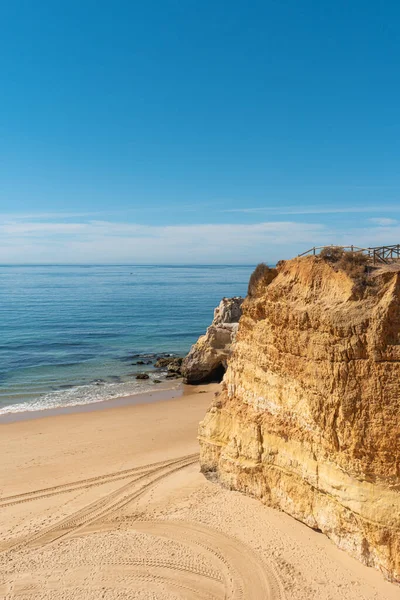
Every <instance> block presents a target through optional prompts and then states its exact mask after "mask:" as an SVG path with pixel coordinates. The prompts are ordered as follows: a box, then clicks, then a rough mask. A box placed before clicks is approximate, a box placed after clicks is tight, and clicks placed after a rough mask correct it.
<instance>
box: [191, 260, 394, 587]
mask: <svg viewBox="0 0 400 600" xmlns="http://www.w3.org/2000/svg"><path fill="white" fill-rule="evenodd" d="M373 283H374V285H370V286H366V287H365V288H364V289H362V290H361V291H360V289H356V288H355V286H354V280H353V279H352V278H351V277H350V276H349V275H347V274H346V272H344V271H342V270H340V269H337V268H335V266H334V265H332V264H330V263H329V262H327V261H325V260H323V259H322V258H319V257H313V256H310V257H306V258H297V259H293V260H291V261H286V262H284V263H283V264H281V265H280V266H279V267H278V272H277V273H276V272H274V271H271V272H270V276H269V277H264V278H263V281H262V282H261V284H259V285H254V286H253V293H252V295H251V296H248V298H247V299H246V300H245V302H244V304H243V306H242V310H243V316H242V317H241V319H240V324H239V330H238V334H237V338H236V342H235V344H234V346H233V351H232V355H231V358H230V360H229V364H228V369H227V372H226V374H225V377H224V380H223V384H222V392H221V394H220V396H219V397H218V398H217V399H216V401H215V402H214V405H213V406H212V407H211V408H210V409H209V411H208V412H207V414H206V416H205V419H204V420H203V422H202V423H201V424H200V428H199V440H200V446H201V468H202V471H203V472H204V473H206V474H209V475H210V476H214V477H217V478H218V480H219V481H220V482H221V483H222V484H224V485H226V486H228V487H230V488H232V489H237V490H240V491H243V492H245V493H248V494H251V495H253V496H256V497H258V498H260V499H261V500H263V501H264V502H265V503H267V504H269V505H271V506H274V507H277V508H280V509H282V510H284V511H285V512H287V513H289V514H290V515H293V516H294V517H295V518H296V519H299V520H301V521H303V522H304V523H306V524H307V525H309V526H310V527H313V528H315V529H319V530H321V531H322V532H324V533H325V534H326V535H328V536H329V537H330V538H331V539H332V540H333V541H334V542H335V543H336V544H337V545H338V546H340V547H341V548H343V549H344V550H347V551H348V552H350V553H351V554H352V555H354V556H356V557H357V558H359V559H360V560H361V561H363V562H364V563H366V564H368V565H371V566H375V567H377V568H379V569H381V570H382V571H383V573H384V574H385V575H386V576H387V577H388V578H390V579H393V580H396V581H399V580H400V441H399V437H400V410H399V409H400V273H399V272H387V273H381V274H378V275H377V276H376V277H375V278H374V280H373Z"/></svg>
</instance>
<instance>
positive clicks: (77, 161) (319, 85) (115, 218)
mask: <svg viewBox="0 0 400 600" xmlns="http://www.w3.org/2000/svg"><path fill="white" fill-rule="evenodd" d="M399 22H400V5H399V3H398V2H394V1H392V2H391V1H385V0H383V1H382V2H379V3H378V2H368V1H367V2H366V1H365V0H364V1H363V2H361V1H358V0H352V1H351V2H348V0H346V1H342V0H336V1H335V2H331V1H330V2H327V1H325V0H321V2H315V1H309V0H304V1H302V2H298V1H297V0H287V1H285V0H279V1H278V0H273V1H272V0H264V1H262V2H258V1H249V2H244V1H240V2H238V1H235V0H232V1H230V2H222V1H218V0H214V1H213V2H211V1H208V0H202V1H201V2H200V1H195V0H185V1H182V0H176V1H174V0H163V1H158V2H154V1H151V0H149V1H147V2H132V1H129V2H123V1H119V0H116V1H115V2H112V3H111V2H103V1H96V2H94V1H89V0H81V1H80V2H76V1H74V0H71V1H69V2H58V3H54V2H48V1H47V0H41V2H37V3H33V2H31V1H19V0H15V1H14V2H9V3H5V2H3V3H2V6H1V7H0V78H1V79H0V81H1V94H0V263H29V262H33V263H49V262H57V263H59V262H66V263H74V262H80V263H82V262H88V263H93V262H94V263H101V262H119V263H165V262H166V263H188V262H189V263H190V262H193V263H221V262H223V263H257V262H260V261H262V260H263V261H266V262H275V261H276V260H278V259H280V258H288V257H290V256H291V255H294V254H297V253H298V252H300V251H302V250H304V249H307V248H308V247H310V246H312V245H314V244H317V245H319V244H328V243H337V244H347V243H349V244H351V243H354V244H357V245H362V246H369V245H377V244H381V243H388V244H390V243H398V242H400V169H399V166H400V165H399V162H400V161H399V159H400V152H399V144H400V119H399V106H400V78H399V65H400V33H399V25H398V24H399Z"/></svg>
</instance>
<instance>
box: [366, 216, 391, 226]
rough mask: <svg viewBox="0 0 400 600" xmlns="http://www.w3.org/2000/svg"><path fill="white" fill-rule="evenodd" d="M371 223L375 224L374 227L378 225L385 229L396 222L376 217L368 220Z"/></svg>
mask: <svg viewBox="0 0 400 600" xmlns="http://www.w3.org/2000/svg"><path fill="white" fill-rule="evenodd" d="M369 221H370V222H371V223H375V224H376V225H380V226H381V227H387V226H389V225H396V223H397V222H398V221H397V220H396V219H389V218H387V217H376V218H372V219H369Z"/></svg>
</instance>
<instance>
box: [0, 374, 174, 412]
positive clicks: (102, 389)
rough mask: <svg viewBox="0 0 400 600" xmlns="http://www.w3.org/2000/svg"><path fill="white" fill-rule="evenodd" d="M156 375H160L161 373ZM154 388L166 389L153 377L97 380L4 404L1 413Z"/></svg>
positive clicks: (88, 401) (81, 402) (74, 403)
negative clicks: (31, 398)
mask: <svg viewBox="0 0 400 600" xmlns="http://www.w3.org/2000/svg"><path fill="white" fill-rule="evenodd" d="M156 375H158V376H159V374H156ZM163 383H164V384H165V383H167V382H166V381H163ZM178 387H179V383H177V382H175V383H174V384H172V385H171V383H170V382H168V389H177V388H178ZM154 389H157V390H163V389H165V386H164V387H163V386H162V384H161V385H158V384H157V385H155V384H154V382H153V379H152V378H150V379H149V380H145V381H136V380H135V381H131V382H119V383H117V382H115V383H113V382H111V383H110V382H107V383H103V382H100V381H96V382H92V383H90V384H85V385H80V386H73V387H71V388H69V389H62V390H57V391H54V392H49V393H47V394H44V395H42V396H39V397H38V398H35V399H34V400H30V401H27V402H20V403H18V404H9V405H8V406H3V407H2V408H0V415H7V414H10V413H24V412H33V411H41V410H49V409H53V408H66V407H72V406H83V405H86V404H93V403H96V402H105V401H106V400H112V399H113V398H124V397H127V396H135V395H138V394H143V393H144V392H149V391H151V390H154Z"/></svg>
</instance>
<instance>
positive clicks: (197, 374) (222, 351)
mask: <svg viewBox="0 0 400 600" xmlns="http://www.w3.org/2000/svg"><path fill="white" fill-rule="evenodd" d="M242 302H243V298H240V297H235V298H223V299H222V300H221V302H220V303H219V306H217V308H216V309H215V310H214V319H213V322H212V324H211V325H210V327H209V328H208V329H207V332H206V334H205V335H202V336H201V337H200V338H199V339H198V340H197V342H196V343H195V344H194V345H193V346H192V348H191V349H190V352H189V354H188V355H187V356H186V358H185V359H184V361H183V365H182V375H183V376H184V378H185V381H186V383H202V382H206V381H221V379H222V376H223V374H224V373H225V370H226V365H227V359H228V356H229V354H230V351H231V345H232V342H233V341H234V339H235V337H236V333H237V329H238V323H239V319H240V316H241V314H242V309H241V306H242Z"/></svg>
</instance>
